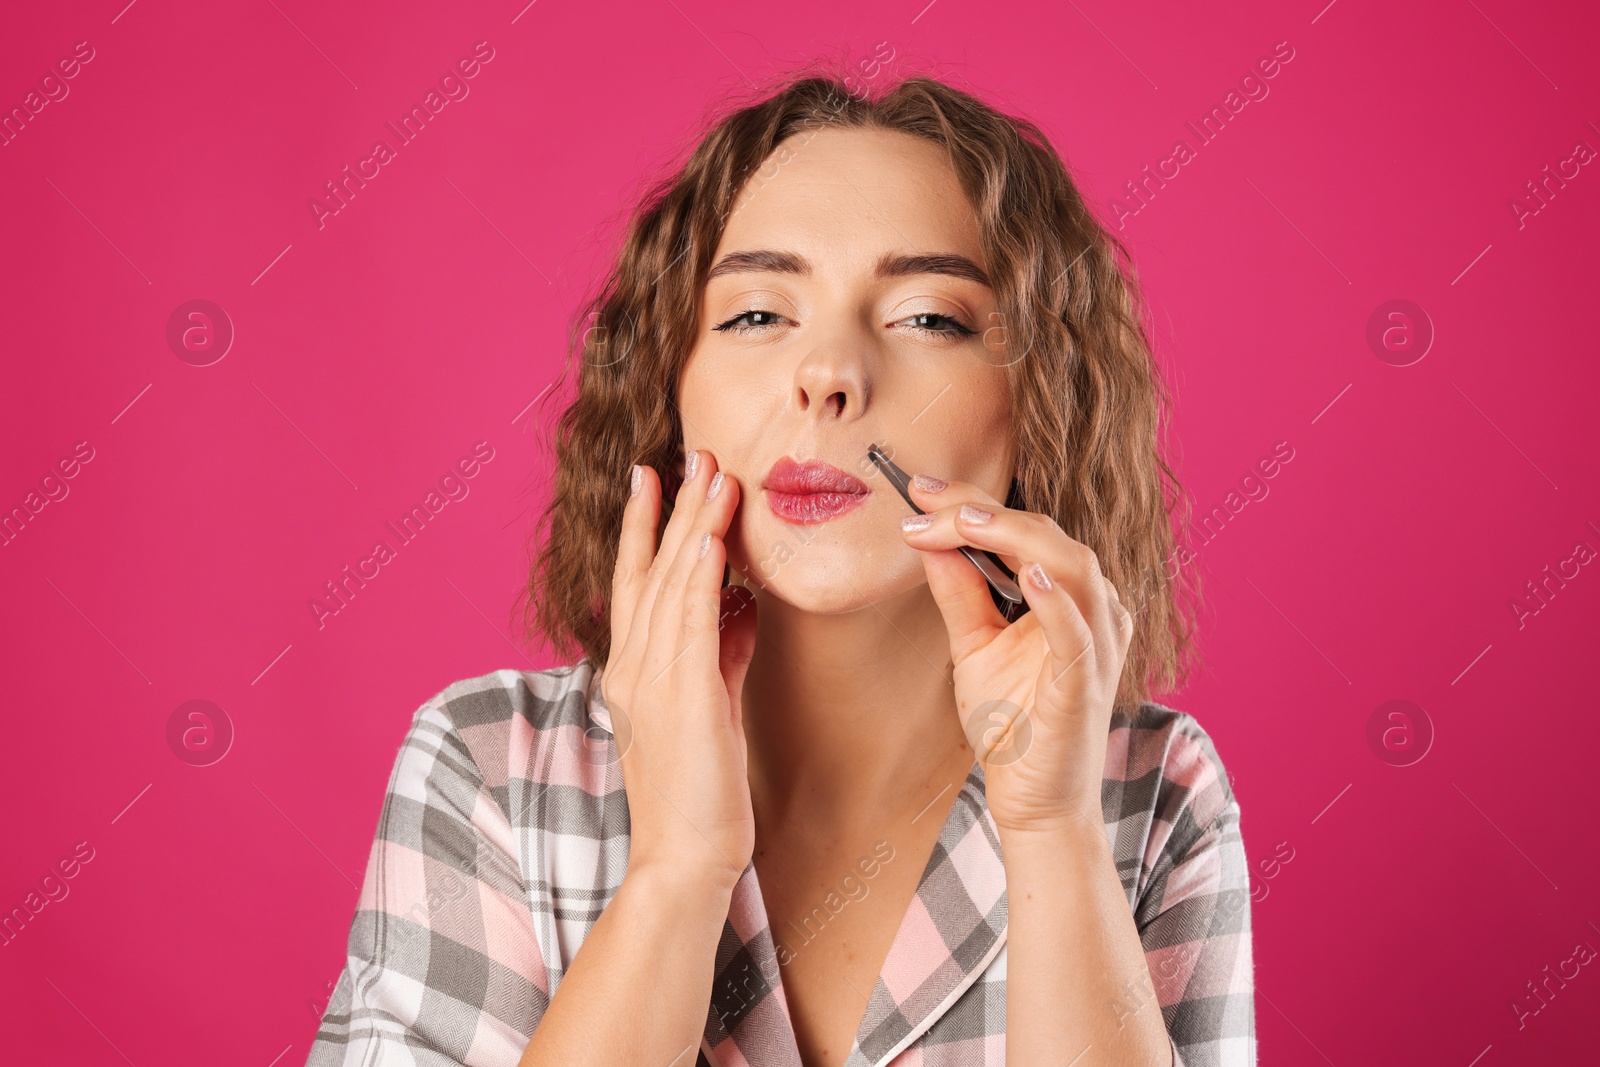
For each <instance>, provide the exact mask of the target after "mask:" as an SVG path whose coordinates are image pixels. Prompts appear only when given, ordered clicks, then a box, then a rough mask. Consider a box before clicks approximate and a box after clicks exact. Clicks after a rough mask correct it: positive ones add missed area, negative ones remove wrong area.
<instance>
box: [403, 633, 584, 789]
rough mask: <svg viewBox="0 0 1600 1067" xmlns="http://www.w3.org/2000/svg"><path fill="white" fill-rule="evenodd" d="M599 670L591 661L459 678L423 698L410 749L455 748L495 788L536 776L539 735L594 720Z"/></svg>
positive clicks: (410, 736)
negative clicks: (533, 763)
mask: <svg viewBox="0 0 1600 1067" xmlns="http://www.w3.org/2000/svg"><path fill="white" fill-rule="evenodd" d="M594 674H595V672H594V670H593V668H592V666H591V665H590V664H589V663H588V661H586V660H580V661H578V662H577V663H575V664H570V665H567V666H561V667H550V668H547V669H544V670H532V671H519V670H512V669H505V670H497V671H490V672H489V673H487V674H480V675H477V676H476V677H472V678H464V679H462V680H460V681H457V682H453V683H451V684H450V685H448V686H446V687H444V688H443V689H441V690H439V691H438V692H437V693H435V694H434V695H433V696H431V697H429V698H428V699H427V700H426V701H424V702H423V704H422V706H421V707H419V708H418V709H417V710H416V713H415V714H414V715H413V717H412V725H411V731H410V733H409V734H408V735H407V739H406V746H407V747H413V746H416V745H419V744H420V745H427V746H428V747H430V748H433V749H440V750H446V751H449V752H450V753H451V754H453V756H454V758H455V759H456V760H458V761H460V762H461V763H463V764H464V765H465V768H464V769H468V770H470V772H471V773H472V774H473V776H474V777H477V778H480V779H481V780H482V782H483V783H484V784H485V785H486V786H488V787H489V788H490V789H491V790H494V789H500V788H504V787H505V786H506V785H507V783H508V782H509V781H510V779H512V778H519V777H521V778H525V777H530V776H531V775H530V766H529V756H530V754H531V752H532V751H533V749H534V748H535V747H537V746H536V740H537V739H538V738H539V736H540V735H544V736H550V735H553V734H554V733H556V732H558V731H560V730H561V729H562V728H563V727H571V728H572V730H573V732H575V733H581V732H583V731H585V730H586V729H588V727H589V724H590V719H589V715H590V701H591V698H592V696H593V686H592V682H593V679H594Z"/></svg>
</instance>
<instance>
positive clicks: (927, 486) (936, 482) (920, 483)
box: [911, 474, 949, 493]
mask: <svg viewBox="0 0 1600 1067" xmlns="http://www.w3.org/2000/svg"><path fill="white" fill-rule="evenodd" d="M911 481H912V482H913V483H914V484H915V485H916V487H917V488H918V489H921V490H922V491H923V492H924V493H939V492H943V491H944V489H945V487H946V486H947V485H948V484H949V483H948V482H944V481H941V480H940V479H938V478H934V477H932V476H931V475H927V474H918V475H915V476H914V477H912V479H911Z"/></svg>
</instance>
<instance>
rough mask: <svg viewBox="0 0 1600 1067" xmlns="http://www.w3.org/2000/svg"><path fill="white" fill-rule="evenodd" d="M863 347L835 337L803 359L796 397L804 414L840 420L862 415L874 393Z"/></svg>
mask: <svg viewBox="0 0 1600 1067" xmlns="http://www.w3.org/2000/svg"><path fill="white" fill-rule="evenodd" d="M863 348H864V342H860V341H854V342H852V341H849V340H846V339H843V338H834V339H832V340H830V341H829V342H827V343H825V344H823V345H820V346H818V347H817V348H816V349H814V350H812V351H811V352H810V353H809V354H808V355H807V356H806V357H805V358H804V359H802V360H801V361H800V365H799V366H797V367H796V368H795V375H794V394H793V397H794V403H795V407H796V408H798V409H799V411H800V412H801V414H804V415H810V416H812V417H814V418H816V419H818V420H835V421H839V422H843V421H846V420H855V419H859V418H860V417H861V414H862V412H863V411H865V410H866V406H867V400H868V396H869V394H870V385H869V383H868V379H867V367H866V360H865V357H864V356H863V354H862V350H863Z"/></svg>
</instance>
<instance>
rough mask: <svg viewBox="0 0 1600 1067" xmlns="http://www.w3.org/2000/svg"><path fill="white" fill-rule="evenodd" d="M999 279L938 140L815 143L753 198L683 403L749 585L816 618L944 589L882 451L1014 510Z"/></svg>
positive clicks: (765, 172) (777, 160) (864, 134)
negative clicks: (727, 508) (933, 586)
mask: <svg viewBox="0 0 1600 1067" xmlns="http://www.w3.org/2000/svg"><path fill="white" fill-rule="evenodd" d="M987 269H988V268H987V264H985V262H984V260H983V255H982V251H981V249H980V247H979V230H978V220H977V216H976V214H975V213H974V211H973V209H972V206H971V205H970V204H969V203H968V201H967V199H966V196H965V195H964V194H963V193H962V191H961V186H960V183H959V182H958V180H957V178H956V174H955V171H954V170H953V169H952V167H951V166H950V164H949V162H948V161H947V159H946V158H945V155H944V153H943V151H942V150H941V149H940V148H939V147H938V146H936V145H934V144H933V143H932V142H929V141H925V140H923V139H921V138H918V137H914V136H912V135H909V134H904V133H899V132H893V131H881V130H872V131H862V130H837V129H823V130H820V131H817V132H815V133H814V134H813V133H811V132H806V133H801V134H798V135H796V136H794V137H791V138H790V139H789V140H788V141H786V142H784V144H783V145H780V146H779V148H778V149H777V151H775V152H774V153H773V154H772V156H771V157H769V158H768V159H767V161H766V162H765V164H764V165H763V166H762V167H761V168H759V169H758V170H757V172H756V173H755V174H754V175H753V176H752V177H751V178H750V179H749V181H747V182H746V184H745V187H744V188H743V189H742V190H741V191H740V194H739V197H738V199H737V201H736V202H735V204H734V207H733V210H732V212H731V214H730V215H729V218H728V221H727V225H726V228H725V230H724V233H723V235H722V241H721V244H720V245H719V246H718V248H717V252H716V256H715V257H714V258H713V260H712V267H711V272H710V278H709V281H708V282H707V285H706V288H705V291H704V292H703V294H702V295H701V302H700V308H699V318H698V324H699V333H698V335H697V339H696V341H695V347H694V350H693V352H692V353H691V354H690V357H689V361H688V364H687V366H686V367H685V369H684V372H683V375H682V380H681V383H680V385H679V394H678V403H679V408H680V410H681V412H682V416H683V433H684V447H685V448H686V449H689V448H703V449H707V450H709V451H710V452H711V453H712V454H713V455H715V456H716V458H717V462H718V464H719V469H720V470H722V471H723V472H724V473H725V475H726V476H727V477H730V478H735V479H737V480H738V482H739V485H740V489H741V491H742V494H743V495H742V498H741V501H740V506H739V510H738V512H737V513H736V515H735V516H734V521H733V526H732V528H731V529H730V530H729V532H728V537H727V543H728V561H729V563H730V564H731V565H732V567H733V569H734V571H735V572H736V574H735V578H736V580H740V581H742V582H743V584H746V585H750V586H753V587H756V588H761V587H763V586H764V587H765V588H766V590H767V591H768V592H771V593H774V594H776V595H777V596H779V597H780V598H781V599H783V600H784V601H786V602H788V603H790V604H793V605H794V606H796V607H798V608H800V609H802V610H806V611H814V612H841V611H849V610H852V609H856V608H860V607H863V606H865V605H867V604H869V603H873V602H876V601H878V600H882V599H884V598H886V597H889V596H893V595H895V594H897V593H901V592H904V591H906V590H909V589H912V588H914V587H915V586H917V585H919V584H921V583H923V582H925V581H926V578H925V577H924V574H923V569H922V563H921V561H920V560H919V559H918V558H917V553H916V551H915V550H913V549H911V548H909V547H907V546H906V544H905V543H904V542H903V541H902V540H901V536H900V519H901V517H902V516H904V515H907V514H909V513H910V511H911V509H910V508H909V507H907V505H906V503H905V501H904V500H902V499H901V498H900V496H899V494H898V493H896V492H895V490H894V487H893V486H892V485H891V484H890V483H889V482H888V480H887V479H885V478H884V477H883V476H882V475H881V474H879V473H878V471H877V468H876V467H874V466H873V465H872V464H871V463H870V462H869V461H868V460H867V458H866V452H867V446H868V445H869V444H873V443H876V444H877V445H878V446H879V447H880V448H882V449H883V450H884V451H885V452H886V453H887V454H888V455H889V457H890V458H891V459H893V460H894V462H895V463H896V464H897V465H899V466H900V467H901V468H902V469H904V470H905V471H906V473H907V474H917V473H926V474H931V475H934V476H935V477H940V478H945V479H950V480H956V479H959V480H961V481H966V482H972V483H975V484H976V485H978V486H980V487H981V488H983V489H984V490H986V491H987V492H989V493H990V494H991V495H992V496H994V497H995V498H996V499H999V500H1004V499H1005V496H1006V489H1007V487H1008V486H1009V484H1010V480H1011V471H1012V456H1011V454H1010V438H1009V432H1008V431H1009V425H1010V418H1011V394H1010V386H1009V382H1008V379H1007V372H1006V370H1005V364H1006V353H1005V347H1004V338H1005V331H1004V330H1003V329H1000V328H998V327H1002V326H1003V325H1004V324H1003V323H1002V322H1001V319H1000V316H999V314H998V311H997V309H996V304H995V299H994V293H993V292H992V291H991V290H990V288H989V285H988V284H987V283H986V281H985V280H984V279H985V278H986V276H987ZM819 490H820V491H819ZM741 575H742V576H743V577H742V578H741V577H740V576H741Z"/></svg>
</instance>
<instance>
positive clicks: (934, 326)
mask: <svg viewBox="0 0 1600 1067" xmlns="http://www.w3.org/2000/svg"><path fill="white" fill-rule="evenodd" d="M900 321H901V322H909V323H912V325H911V326H910V327H909V328H910V329H911V330H912V331H914V332H916V333H920V334H922V335H924V336H929V337H971V336H972V335H973V334H975V333H977V332H978V331H977V330H972V329H968V328H967V327H966V326H964V325H963V324H962V323H961V322H959V321H958V320H957V319H956V318H955V316H953V315H941V314H938V313H937V312H933V311H923V312H919V313H918V314H915V315H911V316H909V317H907V318H904V319H901V320H900ZM941 324H942V325H941Z"/></svg>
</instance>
